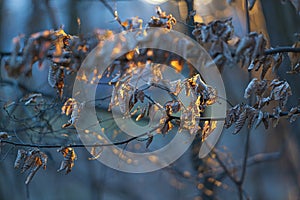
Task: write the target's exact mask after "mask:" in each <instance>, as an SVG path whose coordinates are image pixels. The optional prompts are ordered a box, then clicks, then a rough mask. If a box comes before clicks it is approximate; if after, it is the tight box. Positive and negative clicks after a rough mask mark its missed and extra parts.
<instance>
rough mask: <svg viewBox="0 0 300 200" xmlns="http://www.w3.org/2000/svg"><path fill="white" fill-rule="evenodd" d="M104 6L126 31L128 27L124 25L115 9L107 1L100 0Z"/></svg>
mask: <svg viewBox="0 0 300 200" xmlns="http://www.w3.org/2000/svg"><path fill="white" fill-rule="evenodd" d="M99 1H100V2H101V3H103V5H104V6H105V7H106V8H107V9H108V10H109V12H110V13H111V14H112V15H113V16H114V18H115V19H116V21H117V22H118V23H119V24H120V25H121V26H122V28H123V30H126V27H125V26H124V25H123V24H122V20H121V19H120V17H119V15H118V13H117V12H116V11H114V9H113V8H112V7H111V6H110V5H109V4H108V3H107V1H106V0H99Z"/></svg>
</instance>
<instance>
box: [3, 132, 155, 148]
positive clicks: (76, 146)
mask: <svg viewBox="0 0 300 200" xmlns="http://www.w3.org/2000/svg"><path fill="white" fill-rule="evenodd" d="M158 128H159V127H155V128H153V129H151V130H150V131H147V132H145V133H143V134H140V135H138V136H135V137H131V138H129V139H127V140H124V141H120V142H114V143H107V144H69V145H43V144H42V145H39V144H28V143H19V142H14V141H9V140H0V144H1V143H3V144H11V145H14V146H21V147H36V148H41V149H42V148H43V149H44V148H45V149H51V148H60V147H62V146H67V147H72V148H84V147H107V146H118V145H122V144H128V143H129V142H131V141H133V140H136V139H138V138H140V137H143V136H145V135H147V134H149V133H152V132H154V131H155V130H157V129H158Z"/></svg>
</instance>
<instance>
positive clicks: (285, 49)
mask: <svg viewBox="0 0 300 200" xmlns="http://www.w3.org/2000/svg"><path fill="white" fill-rule="evenodd" d="M287 52H293V53H300V48H293V47H276V48H273V49H268V50H265V55H270V54H276V53H287Z"/></svg>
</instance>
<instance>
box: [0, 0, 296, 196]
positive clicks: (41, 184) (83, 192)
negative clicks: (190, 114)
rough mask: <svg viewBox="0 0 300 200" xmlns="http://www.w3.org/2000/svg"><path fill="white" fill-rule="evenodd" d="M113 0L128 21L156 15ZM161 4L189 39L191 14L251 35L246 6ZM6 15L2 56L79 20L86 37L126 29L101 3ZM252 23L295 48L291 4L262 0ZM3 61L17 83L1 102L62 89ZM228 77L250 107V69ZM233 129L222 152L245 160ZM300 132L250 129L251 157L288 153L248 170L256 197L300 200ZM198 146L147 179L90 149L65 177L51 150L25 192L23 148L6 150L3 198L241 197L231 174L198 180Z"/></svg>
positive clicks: (48, 1) (73, 28)
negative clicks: (22, 39)
mask: <svg viewBox="0 0 300 200" xmlns="http://www.w3.org/2000/svg"><path fill="white" fill-rule="evenodd" d="M107 2H108V3H109V4H110V5H111V6H112V8H114V9H115V10H117V11H118V15H119V16H120V18H121V19H122V20H126V19H128V18H131V17H134V16H139V17H140V18H142V19H143V20H144V23H146V22H148V21H149V20H150V18H151V16H153V15H155V6H156V5H154V4H151V3H149V1H148V0H147V1H146V0H145V1H143V0H115V1H113V0H107ZM298 4H300V2H299V3H298ZM158 5H160V6H161V8H162V9H163V10H164V11H166V12H167V13H172V15H173V16H174V17H175V18H176V19H177V20H178V23H177V25H176V26H175V27H174V29H175V30H177V31H180V32H183V33H186V34H189V35H190V27H189V26H188V25H187V22H186V18H187V15H188V11H191V10H196V11H197V15H196V16H195V18H194V20H195V21H198V22H204V23H208V22H210V21H211V20H214V19H223V18H228V17H232V18H233V25H234V27H235V33H236V35H237V36H239V37H242V36H244V35H245V34H246V32H247V30H246V21H245V20H246V19H245V10H244V6H243V1H239V0H236V1H225V0H194V1H192V0H186V1H185V0H169V1H167V2H164V3H162V4H159V3H158ZM0 11H1V12H0V51H1V52H9V51H11V48H12V39H13V37H15V36H17V35H18V34H25V35H30V34H32V33H35V32H39V31H43V30H46V29H57V28H59V27H60V26H63V28H64V30H65V32H66V33H68V34H72V35H73V34H74V35H76V34H77V33H78V22H77V19H78V18H80V21H81V32H82V33H92V32H93V31H94V30H95V29H96V28H100V29H111V30H114V31H116V32H118V31H121V29H120V26H119V24H118V23H117V22H116V21H115V20H114V18H113V16H112V15H111V13H110V12H109V11H108V10H107V8H106V7H105V6H104V5H103V4H102V3H101V2H100V1H97V0H0ZM250 19H251V30H252V31H257V32H263V33H264V34H266V37H267V38H269V45H270V46H272V47H276V46H291V45H292V44H293V43H294V42H295V41H296V38H295V37H294V33H297V32H300V16H299V15H297V12H296V10H295V8H294V6H293V5H292V4H291V3H290V2H289V1H280V0H277V1H274V0H262V1H258V0H257V1H256V4H255V6H254V8H253V9H252V10H251V11H250ZM4 59H5V58H3V59H1V80H9V81H10V82H9V83H10V84H8V85H7V84H6V85H5V86H4V85H2V86H1V89H0V91H1V92H0V99H1V101H2V102H6V101H8V100H12V99H15V98H20V97H21V95H22V88H21V87H20V86H21V85H22V86H24V87H27V88H31V90H32V91H39V92H43V93H46V94H48V95H50V96H51V95H55V91H54V90H52V89H51V88H50V87H49V86H48V85H47V72H46V71H38V70H36V69H34V71H33V76H32V77H31V78H19V79H17V80H14V79H10V78H8V77H7V74H6V72H5V69H4ZM289 64H290V63H289V61H288V60H285V61H284V64H283V65H282V66H281V68H280V69H279V75H280V77H281V78H282V79H284V80H287V81H288V82H289V83H290V85H291V87H292V92H293V96H292V97H291V98H290V100H289V104H288V105H297V104H298V98H299V91H300V84H298V83H299V75H291V74H286V73H285V72H286V71H287V70H289ZM222 76H223V80H224V83H225V87H226V91H227V98H228V100H229V101H230V102H231V103H232V104H234V105H235V104H238V103H240V102H245V100H244V99H243V94H244V88H245V87H246V86H247V84H248V74H247V71H246V70H245V69H241V68H240V67H239V66H231V67H228V68H226V67H225V68H224V71H223V72H222ZM253 76H256V74H254V75H253ZM269 78H272V77H269ZM17 83H21V84H20V85H18V84H17ZM290 107H291V106H290ZM290 107H289V106H288V108H290ZM57 109H58V110H59V109H60V108H57ZM0 120H1V121H0V125H1V126H0V127H1V128H3V127H6V126H8V124H7V123H9V122H7V121H6V120H8V119H7V116H6V114H5V112H4V111H1V112H0ZM15 128H17V129H18V128H22V127H15ZM0 131H1V130H0ZM232 131H233V130H232V129H228V130H226V129H224V131H223V133H222V136H221V138H220V140H219V142H218V145H217V149H220V151H222V152H225V153H224V159H225V158H226V159H232V160H233V161H234V163H241V160H242V158H243V150H244V141H245V135H246V134H245V132H246V129H245V128H244V129H243V131H242V132H241V133H240V134H238V135H233V134H231V133H232ZM299 132H300V124H299V121H296V122H294V123H292V124H290V123H289V122H288V120H285V119H283V120H281V121H280V123H279V126H277V127H276V128H270V129H269V130H265V129H264V128H263V127H262V126H260V127H259V128H257V129H255V130H253V131H251V137H250V139H251V141H250V149H249V154H250V156H251V155H255V154H257V153H266V152H281V153H282V154H281V155H280V157H279V158H276V159H275V160H272V161H266V162H262V163H256V164H254V165H252V166H249V167H248V170H247V173H246V177H245V183H244V189H245V191H246V193H247V195H248V196H250V197H251V199H276V200H277V199H278V200H281V199H290V200H293V199H300V146H299V145H300V136H299ZM194 145H195V144H194ZM193 147H194V146H192V147H191V148H190V149H189V150H188V151H187V152H186V153H185V154H184V155H183V156H182V157H181V158H180V159H179V160H177V161H176V162H175V163H174V164H172V166H170V167H167V168H165V169H162V170H159V171H156V172H151V173H146V174H127V173H123V172H119V171H116V170H113V169H111V168H108V167H106V166H104V165H103V164H101V163H100V162H98V161H89V160H88V157H90V154H89V152H88V151H87V150H85V149H76V152H77V156H78V160H77V161H76V162H75V167H74V168H73V170H72V172H71V173H70V174H68V175H64V174H63V173H62V174H60V173H57V172H56V170H57V169H58V167H59V165H60V160H61V155H59V154H58V153H57V152H56V150H55V149H53V150H52V149H49V150H47V154H48V155H49V164H48V167H47V170H46V171H44V170H40V171H38V172H37V174H36V175H35V177H34V178H33V180H32V182H31V183H30V184H29V186H28V187H26V186H25V184H24V180H25V178H26V176H25V174H20V173H19V171H17V170H15V169H14V168H13V162H14V159H15V156H16V152H17V148H16V147H9V146H8V145H5V146H3V147H2V151H1V157H0V159H1V160H0V161H1V162H0V174H1V177H0V199H3V200H5V199H26V198H28V197H29V199H109V200H110V199H111V200H115V199H145V200H148V199H149V200H152V199H195V200H196V199H197V200H198V199H238V192H237V189H236V187H235V186H234V184H233V183H232V182H231V180H230V179H229V178H228V177H226V176H223V177H218V178H216V179H218V180H220V181H221V183H222V184H217V183H216V182H215V181H209V179H206V178H203V177H201V176H199V169H198V168H199V167H203V168H205V166H204V165H205V164H203V163H204V161H201V160H200V159H199V158H197V156H195V155H194V154H193ZM206 161H207V160H206ZM202 165H203V166H202Z"/></svg>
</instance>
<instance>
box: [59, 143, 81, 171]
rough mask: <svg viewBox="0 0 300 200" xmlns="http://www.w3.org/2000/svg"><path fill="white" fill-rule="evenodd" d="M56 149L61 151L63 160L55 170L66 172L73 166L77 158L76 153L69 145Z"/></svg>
mask: <svg viewBox="0 0 300 200" xmlns="http://www.w3.org/2000/svg"><path fill="white" fill-rule="evenodd" d="M57 151H58V152H61V153H62V155H63V157H64V160H63V161H62V162H61V165H60V168H59V169H58V170H57V172H60V171H63V170H65V171H66V174H68V173H69V172H71V171H72V168H73V167H74V161H75V160H76V159H77V156H76V153H75V151H74V149H73V148H71V147H61V148H60V149H58V150H57Z"/></svg>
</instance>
